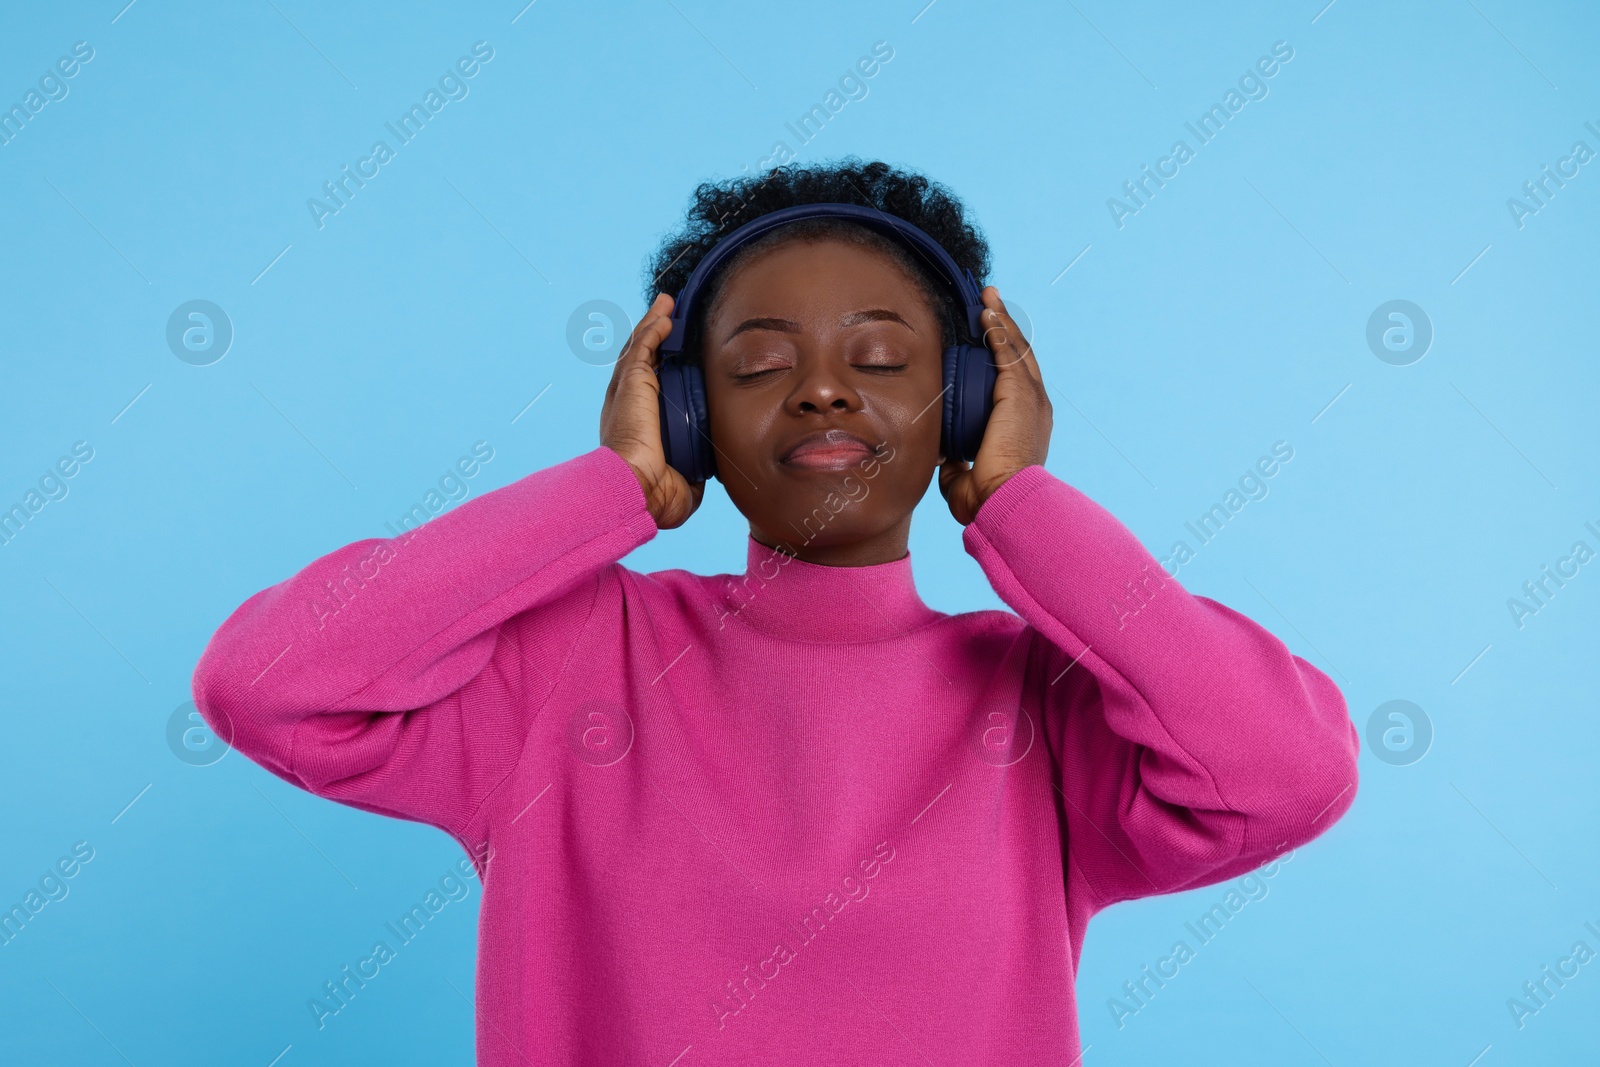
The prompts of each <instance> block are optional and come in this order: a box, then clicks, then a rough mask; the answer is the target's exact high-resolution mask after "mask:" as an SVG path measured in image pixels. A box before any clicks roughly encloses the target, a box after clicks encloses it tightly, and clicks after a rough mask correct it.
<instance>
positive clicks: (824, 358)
mask: <svg viewBox="0 0 1600 1067" xmlns="http://www.w3.org/2000/svg"><path fill="white" fill-rule="evenodd" d="M799 370H800V373H799V374H798V375H796V376H795V378H794V379H793V381H794V388H793V389H791V390H790V391H789V395H788V397H787V399H786V401H785V407H786V408H787V410H788V411H789V412H790V413H791V414H795V415H809V414H816V413H819V412H833V413H838V412H845V411H860V410H861V407H862V404H861V395H860V394H859V393H857V392H856V390H855V389H854V388H853V387H851V385H850V384H849V382H848V380H847V379H846V378H845V375H844V360H843V357H836V356H834V355H831V354H828V353H814V354H810V355H807V356H804V357H802V358H801V360H800V364H799Z"/></svg>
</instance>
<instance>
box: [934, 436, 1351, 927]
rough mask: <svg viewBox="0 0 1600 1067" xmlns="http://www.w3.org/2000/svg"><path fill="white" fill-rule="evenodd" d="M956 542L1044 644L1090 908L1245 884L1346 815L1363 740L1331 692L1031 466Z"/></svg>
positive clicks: (1050, 727) (1074, 854) (1048, 712)
mask: <svg viewBox="0 0 1600 1067" xmlns="http://www.w3.org/2000/svg"><path fill="white" fill-rule="evenodd" d="M963 540H964V543H965V545H966V548H967V551H968V552H969V553H970V554H971V555H973V556H974V557H975V558H976V559H977V560H978V562H979V564H980V565H981V566H982V567H983V570H984V573H985V574H986V575H987V576H988V578H989V581H990V582H991V583H992V584H993V586H994V588H995V591H996V592H997V593H998V594H999V595H1000V597H1001V598H1002V599H1003V600H1005V602H1006V603H1007V604H1009V605H1010V606H1011V607H1012V608H1014V609H1015V610H1016V611H1017V612H1018V614H1020V615H1021V616H1022V617H1023V618H1024V619H1025V620H1026V621H1027V622H1028V623H1030V624H1031V625H1032V626H1033V628H1034V629H1035V630H1036V631H1037V632H1038V634H1039V635H1041V636H1042V637H1043V638H1044V640H1045V641H1047V642H1048V643H1049V647H1048V648H1047V649H1046V650H1045V655H1044V657H1043V659H1044V660H1045V670H1044V671H1043V672H1042V674H1043V678H1042V679H1041V681H1040V683H1039V684H1040V685H1041V686H1042V687H1043V688H1044V690H1045V697H1044V700H1043V702H1042V705H1041V707H1042V708H1043V715H1044V719H1045V722H1044V731H1045V735H1046V737H1047V738H1048V739H1050V741H1051V744H1052V747H1053V749H1054V751H1055V752H1056V753H1057V754H1058V757H1059V759H1060V770H1061V782H1060V786H1059V788H1060V789H1061V792H1062V795H1063V797H1064V799H1065V802H1066V803H1065V805H1064V811H1065V815H1066V819H1067V824H1068V832H1067V840H1068V846H1067V847H1068V854H1069V858H1070V859H1071V860H1072V861H1073V862H1075V863H1076V864H1077V865H1078V867H1079V869H1080V870H1081V871H1082V873H1083V874H1084V877H1085V879H1086V881H1087V883H1088V884H1089V886H1090V887H1091V890H1092V892H1093V895H1094V898H1095V899H1094V909H1098V908H1102V907H1105V906H1106V905H1107V904H1111V903H1114V902H1116V901H1119V900H1128V899H1132V898H1134V897H1140V896H1150V895H1153V894H1157V893H1170V892H1176V891H1179V890H1183V889H1192V888H1196V887H1199V886H1203V885H1211V884H1213V883H1216V882H1220V881H1223V880H1225V879H1227V878H1231V877H1233V876H1235V875H1237V874H1242V873H1244V872H1245V871H1248V870H1250V869H1252V868H1254V867H1258V866H1260V865H1261V864H1262V863H1264V862H1266V861H1267V860H1269V859H1271V858H1273V857H1274V856H1276V855H1277V854H1278V853H1280V852H1282V851H1285V850H1287V849H1289V848H1295V847H1298V846H1300V845H1302V844H1304V843H1305V842H1307V841H1310V840H1311V839H1312V838H1314V837H1316V836H1317V835H1318V834H1320V833H1322V832H1323V831H1324V830H1326V829H1327V828H1328V827H1329V826H1331V825H1332V824H1333V823H1334V822H1335V821H1336V820H1337V819H1338V818H1339V817H1340V816H1341V815H1343V814H1344V812H1345V811H1346V810H1347V809H1348V808H1349V807H1350V805H1351V803H1352V802H1353V801H1354V799H1355V792H1356V783H1357V773H1356V756H1357V753H1358V752H1359V749H1360V738H1359V734H1358V732H1357V730H1356V728H1355V725H1354V724H1353V723H1352V722H1351V721H1350V719H1349V717H1348V715H1347V713H1346V709H1345V702H1344V698H1343V696H1342V695H1341V694H1340V692H1339V689H1338V687H1337V686H1335V685H1334V683H1333V682H1332V681H1330V680H1329V679H1328V678H1327V676H1326V675H1324V674H1322V673H1321V672H1320V671H1318V670H1317V669H1316V668H1314V667H1312V666H1311V665H1310V664H1309V663H1307V662H1306V661H1305V660H1303V659H1301V658H1300V657H1298V656H1295V655H1293V654H1291V653H1290V652H1289V650H1288V649H1287V648H1286V647H1285V646H1284V645H1283V643H1282V642H1281V641H1279V640H1278V639H1277V638H1276V637H1274V636H1273V635H1272V634H1271V633H1270V632H1268V631H1267V630H1266V629H1264V628H1263V627H1261V626H1259V625H1257V624H1256V623H1254V622H1252V621H1251V620H1250V619H1248V618H1246V617H1245V616H1243V615H1241V614H1239V613H1238V612H1236V611H1233V610H1232V609H1230V608H1227V607H1225V606H1223V605H1222V604H1219V603H1217V602H1216V601H1213V600H1210V599H1207V598H1206V597H1202V596H1195V595H1192V594H1190V593H1189V592H1188V591H1186V590H1185V589H1184V588H1183V587H1182V586H1181V585H1180V584H1179V583H1178V582H1177V580H1176V579H1174V578H1171V577H1169V576H1168V575H1167V573H1166V572H1165V570H1163V569H1162V567H1161V564H1160V562H1159V561H1157V560H1156V559H1155V557H1154V556H1152V555H1151V554H1150V553H1149V552H1147V551H1146V550H1145V549H1144V547H1143V546H1142V545H1141V544H1140V542H1139V540H1138V539H1137V538H1136V537H1135V536H1134V535H1133V533H1132V532H1131V531H1130V530H1128V529H1127V527H1125V526H1123V525H1122V523H1121V522H1119V521H1118V520H1117V519H1116V518H1115V517H1114V516H1113V515H1111V513H1110V512H1108V511H1106V510H1105V509H1104V508H1102V507H1100V506H1099V505H1098V504H1096V503H1095V502H1094V501H1092V500H1090V499H1089V498H1088V497H1087V496H1085V495H1084V494H1083V493H1081V492H1079V491H1078V490H1077V489H1074V488H1073V487H1072V486H1070V485H1068V484H1066V483H1065V482H1062V481H1061V480H1059V479H1057V478H1056V477H1054V476H1053V475H1051V474H1050V473H1049V472H1048V471H1046V470H1045V469H1044V467H1043V466H1039V465H1034V466H1029V467H1026V468H1024V469H1022V470H1020V471H1018V472H1017V473H1015V474H1014V475H1012V476H1011V477H1010V478H1009V479H1008V480H1007V481H1005V482H1004V483H1003V484H1002V485H1000V487H999V488H998V489H996V490H995V491H994V492H993V494H992V495H990V496H989V497H988V498H987V499H986V500H985V502H984V503H983V504H982V506H981V507H980V508H979V510H978V512H977V515H976V517H975V519H974V521H973V522H972V524H971V525H969V526H968V527H967V529H966V531H965V532H964V534H963ZM1135 591H1137V593H1136V592H1135Z"/></svg>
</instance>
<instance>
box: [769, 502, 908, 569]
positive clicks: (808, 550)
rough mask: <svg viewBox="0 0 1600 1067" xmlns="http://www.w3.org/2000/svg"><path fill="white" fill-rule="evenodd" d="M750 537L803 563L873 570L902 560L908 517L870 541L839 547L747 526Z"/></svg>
mask: <svg viewBox="0 0 1600 1067" xmlns="http://www.w3.org/2000/svg"><path fill="white" fill-rule="evenodd" d="M750 537H751V538H752V539H753V540H754V541H756V542H757V543H758V544H761V545H764V546H765V547H767V548H774V549H778V550H779V551H782V552H786V553H788V554H789V555H791V556H793V557H794V558H795V559H799V560H803V561H805V562H806V563H815V564H818V565H820V566H823V567H873V566H876V565H878V564H880V563H893V562H894V561H895V560H898V559H904V558H905V557H906V553H907V551H909V549H910V544H911V516H910V515H907V516H906V517H905V518H903V519H901V520H900V521H899V522H897V523H895V524H894V525H893V526H891V527H890V528H889V529H887V530H884V531H882V532H881V533H877V534H873V535H872V536H870V537H863V538H860V539H859V540H855V541H847V542H842V543H839V544H815V543H812V542H810V541H804V543H802V541H803V539H802V538H786V537H773V536H772V535H771V534H768V533H767V532H766V531H764V530H761V529H758V528H757V527H756V524H755V523H751V524H750Z"/></svg>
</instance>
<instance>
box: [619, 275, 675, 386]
mask: <svg viewBox="0 0 1600 1067" xmlns="http://www.w3.org/2000/svg"><path fill="white" fill-rule="evenodd" d="M671 315H672V297H671V296H669V295H667V294H666V293H660V294H657V296H656V298H655V300H654V301H652V302H651V304H650V307H649V308H648V309H646V311H645V313H644V317H643V318H641V319H640V320H639V322H638V324H637V325H635V326H634V328H633V330H632V332H631V333H629V334H628V339H627V340H626V341H624V342H623V344H622V351H621V353H619V354H618V356H617V361H616V362H615V363H613V364H612V365H611V382H610V384H609V385H607V386H606V392H607V393H608V394H611V393H615V392H616V390H617V386H618V384H619V383H620V382H621V381H622V379H623V378H624V377H626V376H627V374H628V373H629V368H630V367H632V366H636V365H637V364H639V363H640V362H641V361H642V362H643V363H644V364H645V365H646V366H650V367H653V365H654V357H655V353H656V348H657V347H658V346H659V345H660V344H661V342H662V341H665V340H666V339H667V334H668V333H670V332H671V330H672V325H671V324H672V318H671ZM662 323H666V326H665V328H663V326H662Z"/></svg>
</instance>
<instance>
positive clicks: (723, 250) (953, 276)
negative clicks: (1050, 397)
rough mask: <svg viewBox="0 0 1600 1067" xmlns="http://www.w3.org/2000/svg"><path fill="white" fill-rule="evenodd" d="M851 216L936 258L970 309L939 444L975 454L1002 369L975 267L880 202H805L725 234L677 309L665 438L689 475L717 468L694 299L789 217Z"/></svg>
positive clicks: (668, 360) (949, 353)
mask: <svg viewBox="0 0 1600 1067" xmlns="http://www.w3.org/2000/svg"><path fill="white" fill-rule="evenodd" d="M816 218H836V219H849V220H851V221H853V222H857V223H860V224H862V225H865V226H868V227H870V228H871V229H873V230H876V231H878V232H879V233H883V234H887V235H889V236H891V237H897V238H899V239H900V240H901V241H903V242H905V243H906V244H909V245H910V246H911V248H912V250H913V251H916V252H920V253H921V254H922V255H923V257H924V258H926V259H929V260H931V261H932V263H933V265H934V266H935V267H937V268H938V273H939V274H940V275H941V276H942V277H943V278H944V280H945V281H946V282H947V283H948V286H949V290H950V293H951V295H953V296H954V297H955V298H956V299H957V300H959V301H960V302H961V305H962V307H963V308H964V309H965V318H966V322H965V326H966V331H967V336H966V337H964V338H958V340H957V342H956V343H955V344H953V345H951V346H950V347H949V348H946V349H945V350H944V392H943V393H942V394H941V395H942V397H943V399H944V414H943V420H942V422H941V425H940V436H939V447H940V449H941V450H942V451H943V453H944V455H945V457H946V458H948V459H956V458H959V459H962V460H973V459H976V458H977V455H978V445H979V444H980V443H981V442H982V441H983V430H984V427H985V426H987V425H988V422H989V413H990V411H991V410H992V409H993V407H994V383H995V379H996V377H997V376H998V374H999V371H998V369H997V368H996V367H995V363H994V354H993V353H992V352H990V351H989V348H988V346H987V345H985V344H984V342H983V327H982V325H981V321H982V315H983V310H984V308H983V301H982V299H981V297H980V293H979V289H978V283H977V281H976V279H974V278H973V277H972V272H971V271H970V270H967V269H965V268H963V267H958V266H957V265H956V261H955V260H953V259H951V258H950V253H948V252H946V251H945V250H944V248H943V247H942V246H940V244H939V242H938V241H935V240H934V239H933V238H932V237H929V236H928V235H927V234H926V233H924V232H923V231H922V230H920V229H918V228H917V227H916V226H913V225H912V224H911V223H909V222H907V221H905V220H904V219H901V218H897V217H895V216H893V215H888V214H885V213H884V212H882V211H879V210H878V209H877V208H873V207H861V206H859V205H856V204H799V205H796V206H795V207H786V208H781V209H779V210H777V211H773V212H770V213H768V214H766V215H762V216H761V217H760V218H758V219H755V220H753V221H751V222H747V223H745V224H744V225H743V226H740V227H739V228H738V229H736V230H734V231H733V232H732V233H730V234H729V235H728V236H727V237H725V238H723V239H722V240H721V241H719V242H718V243H717V244H716V246H715V247H713V248H712V249H711V251H710V252H708V253H707V254H706V256H705V258H704V259H702V260H701V261H700V262H699V263H698V264H696V266H695V268H694V271H693V272H692V273H691V274H690V275H689V280H688V281H687V282H685V283H684V286H683V290H682V291H681V292H680V293H679V294H678V298H677V300H676V302H675V303H674V305H673V309H672V331H671V332H670V333H668V334H667V338H666V340H665V341H662V342H661V346H660V349H659V354H660V357H661V358H660V360H659V362H658V365H657V367H656V377H657V380H658V381H659V382H660V385H661V391H660V396H659V407H660V415H661V445H662V448H663V450H664V451H665V453H666V458H667V464H668V465H669V466H671V467H673V468H674V469H675V470H677V471H678V472H679V473H680V474H682V475H683V477H684V479H685V480H686V481H689V482H703V481H705V480H706V479H707V478H709V477H710V476H711V475H712V474H714V473H715V472H716V469H717V466H716V457H715V455H714V452H713V449H712V447H711V434H710V432H709V431H710V428H711V427H710V421H709V420H708V419H707V417H706V386H705V375H704V373H703V371H702V369H701V367H700V366H699V365H698V364H696V363H694V362H691V359H692V354H691V353H686V352H685V351H684V340H685V336H686V334H687V333H688V329H689V322H690V317H691V314H692V311H693V308H694V304H695V298H696V297H697V296H698V295H699V293H700V290H701V289H702V288H704V286H705V284H706V282H707V281H708V280H709V279H710V277H711V275H712V274H713V273H714V272H715V271H716V269H717V267H718V266H719V265H720V264H721V263H722V262H723V261H725V260H726V259H727V258H728V257H729V256H731V255H732V254H733V253H734V252H736V251H738V250H739V249H740V248H741V247H743V246H744V245H745V244H748V243H749V242H750V241H751V240H752V239H754V238H756V237H759V236H761V235H762V234H764V233H766V232H767V231H769V230H772V229H775V228H776V227H778V226H782V225H784V224H786V223H790V222H797V221H799V220H801V219H816Z"/></svg>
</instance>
